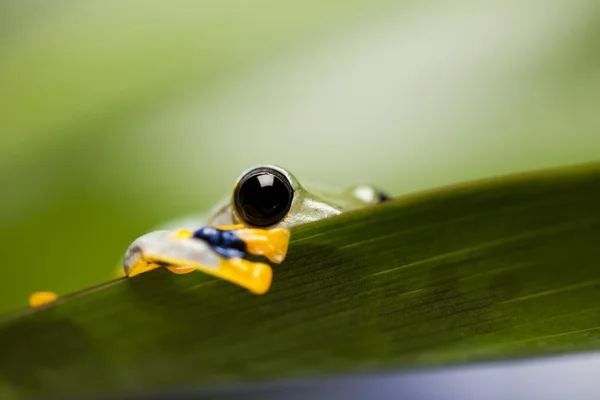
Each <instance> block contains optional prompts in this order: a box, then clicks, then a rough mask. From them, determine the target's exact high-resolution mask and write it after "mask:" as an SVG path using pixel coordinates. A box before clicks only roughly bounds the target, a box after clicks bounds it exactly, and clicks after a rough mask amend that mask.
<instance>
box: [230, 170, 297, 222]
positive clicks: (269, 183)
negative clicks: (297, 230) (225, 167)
mask: <svg viewBox="0 0 600 400" xmlns="http://www.w3.org/2000/svg"><path fill="white" fill-rule="evenodd" d="M293 198H294V190H293V189H292V185H291V183H290V182H289V180H288V179H287V178H286V177H285V176H284V175H283V174H282V173H280V172H279V171H276V170H274V169H271V168H257V169H255V170H253V171H251V172H249V173H247V174H246V175H244V176H243V177H242V178H241V179H240V182H239V184H238V186H237V187H236V189H235V193H234V203H235V208H236V211H237V213H238V215H239V216H240V218H241V219H242V220H243V221H244V222H245V223H247V224H248V225H252V226H258V227H266V226H270V225H274V224H276V223H277V222H279V221H281V220H282V219H283V218H284V217H285V216H286V214H287V213H288V211H289V210H290V207H291V206H292V200H293Z"/></svg>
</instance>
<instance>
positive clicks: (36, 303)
mask: <svg viewBox="0 0 600 400" xmlns="http://www.w3.org/2000/svg"><path fill="white" fill-rule="evenodd" d="M56 299H58V295H57V294H56V293H54V292H35V293H33V294H32V295H31V296H29V306H30V307H41V306H45V305H46V304H50V303H52V302H54V301H56Z"/></svg>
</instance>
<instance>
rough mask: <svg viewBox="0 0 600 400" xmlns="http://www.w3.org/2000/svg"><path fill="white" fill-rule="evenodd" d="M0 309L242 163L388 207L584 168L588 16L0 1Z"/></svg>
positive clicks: (548, 11)
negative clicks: (461, 185) (537, 172)
mask: <svg viewBox="0 0 600 400" xmlns="http://www.w3.org/2000/svg"><path fill="white" fill-rule="evenodd" d="M0 109H1V110H2V117H1V118H0V184H1V186H0V187H1V190H2V196H1V197H0V249H1V251H2V255H1V257H2V260H3V263H2V265H1V266H0V268H2V275H1V278H0V282H1V288H2V291H1V292H0V312H5V311H9V310H14V309H18V308H21V307H24V306H26V305H27V297H28V295H29V294H30V293H31V292H32V291H36V290H53V291H56V292H58V293H59V294H61V295H64V294H67V293H69V292H72V291H76V290H80V289H83V288H85V287H87V286H91V285H95V284H98V283H101V282H104V281H106V280H109V279H111V278H112V274H113V270H114V266H115V263H116V262H117V261H118V260H119V258H120V257H121V254H122V252H123V251H124V250H125V249H126V247H127V246H128V244H129V243H130V242H131V241H132V240H133V239H135V238H136V237H137V236H139V235H141V234H143V233H145V232H146V231H148V230H150V229H152V228H154V227H155V226H156V225H157V224H160V223H161V222H163V221H164V220H166V219H167V220H168V219H170V218H173V217H179V216H182V215H185V214H188V213H197V212H202V211H204V210H206V209H207V208H210V207H211V206H212V205H214V203H215V202H217V201H219V200H221V199H222V198H223V197H224V196H226V195H228V193H229V192H230V190H231V189H232V185H233V183H234V181H235V179H236V178H237V176H238V175H239V174H240V173H241V172H242V171H243V170H244V169H246V168H247V167H249V166H251V165H253V164H258V163H275V164H281V165H283V166H286V167H287V168H289V169H290V170H292V171H293V172H294V173H295V175H296V176H297V177H298V178H299V179H300V181H302V182H306V181H308V182H318V183H319V184H321V185H331V186H344V185H347V184H351V183H357V182H372V183H375V184H378V185H380V186H383V187H386V188H389V191H390V192H391V193H393V194H396V195H400V194H403V193H408V192H412V191H416V190H421V189H426V188H430V187H434V186H439V185H444V184H450V183H453V182H458V181H464V180H469V179H476V178H481V177H486V176H491V175H500V174H506V173H511V172H516V171H522V170H530V169H538V168H546V167H552V166H558V165H565V164H573V163H580V162H588V161H596V160H600V112H599V110H600V7H599V6H598V5H596V4H594V2H589V1H584V0H556V1H553V2H551V4H549V2H544V1H537V0H526V1H522V0H520V1H517V0H506V1H496V2H479V1H443V2H442V1H422V2H411V1H401V2H392V1H385V0H371V1H348V0H345V1H322V0H320V1H313V0H306V1H302V2H281V1H274V0H220V1H183V0H173V1H169V2H156V1H153V2H148V1H102V2H98V1H97V2H81V1H76V0H54V1H41V0H38V1H31V0H11V1H6V0H5V1H3V2H2V4H1V5H0Z"/></svg>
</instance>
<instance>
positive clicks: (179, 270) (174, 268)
mask: <svg viewBox="0 0 600 400" xmlns="http://www.w3.org/2000/svg"><path fill="white" fill-rule="evenodd" d="M166 268H167V269H168V270H169V271H170V272H172V273H174V274H178V275H184V274H189V273H191V272H194V271H197V270H198V268H196V267H191V266H187V265H169V266H167V267H166Z"/></svg>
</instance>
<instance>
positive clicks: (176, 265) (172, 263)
mask: <svg viewBox="0 0 600 400" xmlns="http://www.w3.org/2000/svg"><path fill="white" fill-rule="evenodd" d="M192 235H193V233H192V232H190V231H186V230H178V231H176V232H174V233H173V232H170V231H157V232H151V233H149V234H147V235H144V236H142V237H141V238H139V239H137V240H136V241H135V242H133V244H132V245H131V246H130V247H129V250H128V251H127V253H126V255H125V262H124V271H125V274H126V275H127V276H129V277H131V276H135V275H138V274H141V273H144V272H147V271H150V270H152V269H156V268H159V267H166V268H167V269H168V270H170V271H171V272H174V273H189V272H193V271H201V272H204V273H206V274H209V275H212V276H215V277H217V278H221V279H224V280H227V281H229V282H232V283H235V284H237V285H239V286H242V287H244V288H245V289H247V290H249V291H250V292H252V293H255V294H263V293H265V292H267V291H268V290H269V287H270V286H271V281H272V276H273V271H272V270H271V267H270V266H268V265H267V264H263V263H255V262H251V261H248V260H244V259H242V258H239V257H232V258H225V257H221V256H219V254H218V253H216V252H214V251H213V249H212V248H211V246H210V245H209V244H208V243H206V242H205V241H203V240H186V239H188V238H190V237H191V236H192ZM182 239H183V240H182Z"/></svg>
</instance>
